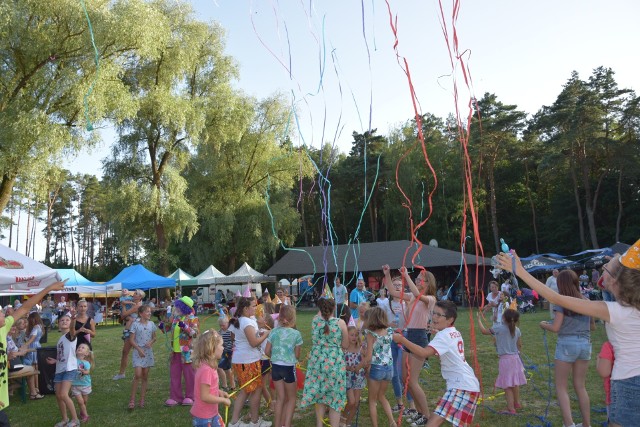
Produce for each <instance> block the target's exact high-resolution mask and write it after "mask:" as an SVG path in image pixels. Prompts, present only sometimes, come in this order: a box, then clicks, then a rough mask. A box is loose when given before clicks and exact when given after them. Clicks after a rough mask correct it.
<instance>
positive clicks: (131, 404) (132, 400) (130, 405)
mask: <svg viewBox="0 0 640 427" xmlns="http://www.w3.org/2000/svg"><path fill="white" fill-rule="evenodd" d="M135 407H136V400H135V399H131V400H130V401H129V409H134V408H135Z"/></svg>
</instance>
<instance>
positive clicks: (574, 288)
mask: <svg viewBox="0 0 640 427" xmlns="http://www.w3.org/2000/svg"><path fill="white" fill-rule="evenodd" d="M497 260H498V263H499V267H500V268H501V269H502V270H504V271H506V272H510V271H512V270H513V271H512V272H513V273H514V274H515V275H517V276H518V277H519V278H520V279H521V280H522V281H523V282H524V283H525V284H526V285H528V287H529V288H530V289H531V290H532V291H535V293H536V294H537V295H539V296H540V297H542V298H544V299H546V300H548V301H549V302H550V303H551V312H552V318H551V320H550V321H543V322H541V323H540V328H542V329H543V330H544V331H545V332H547V331H548V332H551V333H556V334H557V335H558V339H557V345H556V350H555V354H554V370H555V387H556V396H557V400H558V406H559V408H560V412H561V416H562V421H563V426H565V427H578V426H582V427H587V426H590V425H591V418H590V409H591V404H590V399H589V395H588V393H587V389H586V377H587V371H588V368H589V360H590V359H591V353H592V348H591V339H590V334H591V331H593V330H594V328H595V320H596V319H601V320H602V321H604V322H605V323H606V331H607V335H608V338H609V341H608V342H606V343H605V344H604V345H603V347H602V349H601V351H600V352H599V355H598V363H597V370H598V373H599V374H600V375H601V376H602V377H603V378H604V379H605V384H606V386H605V390H606V392H607V403H608V408H607V409H608V416H609V419H610V423H611V424H610V425H613V426H630V425H634V423H635V413H636V412H637V410H638V409H639V408H638V406H639V405H640V400H639V399H637V398H636V397H637V396H638V395H639V394H638V393H639V390H640V380H638V378H640V376H639V374H640V364H639V363H638V361H637V360H638V358H637V352H636V350H638V349H640V341H639V340H638V339H637V338H636V336H637V333H636V331H637V330H636V329H635V327H636V326H638V325H640V311H639V310H640V292H638V284H640V240H639V241H638V242H637V243H636V244H635V245H634V246H632V248H631V249H630V250H629V251H628V252H627V253H625V254H624V255H622V256H619V255H618V256H614V257H613V258H612V259H611V260H610V261H609V262H608V263H607V264H606V265H604V266H603V268H602V273H601V274H600V272H597V273H596V274H593V275H592V276H591V277H589V276H587V274H586V272H585V273H583V274H581V275H578V274H577V273H576V272H573V271H571V270H564V271H554V272H553V274H552V275H551V276H550V278H549V279H548V280H547V282H546V283H545V284H543V283H542V282H540V281H539V280H538V279H536V278H535V277H533V276H532V275H531V274H529V273H528V272H526V270H524V268H523V267H522V264H521V263H520V262H519V259H518V257H517V255H516V254H515V253H513V252H511V253H502V254H500V255H498V256H497ZM382 272H383V280H382V289H381V290H380V292H378V293H376V294H374V293H372V292H370V291H369V290H367V288H366V284H365V281H364V279H363V278H362V277H359V278H358V279H357V282H356V286H355V287H354V289H353V290H351V292H348V291H347V289H346V287H345V286H344V285H343V284H341V283H340V281H339V279H338V280H336V283H335V286H334V288H333V295H331V294H329V295H327V294H324V295H323V296H322V297H321V298H319V299H318V300H317V307H318V310H319V311H318V314H317V315H316V316H315V317H314V318H313V320H312V324H311V350H310V352H309V354H308V355H307V356H306V358H305V359H304V360H301V349H302V345H303V337H302V335H301V334H300V332H299V331H298V330H297V328H296V307H295V305H294V304H293V302H292V301H291V299H290V298H289V297H288V295H287V294H286V291H285V289H283V288H278V289H277V290H276V292H275V295H274V297H273V299H272V298H271V295H270V294H269V293H268V292H266V291H265V293H264V294H263V295H260V296H259V297H258V296H256V294H255V290H254V289H252V290H251V292H249V291H248V290H247V292H246V293H245V294H244V295H242V296H240V295H235V296H234V304H232V305H233V308H231V309H227V308H225V306H224V304H223V303H222V300H223V298H222V297H221V298H220V301H217V304H218V310H219V312H218V314H219V317H218V324H219V327H218V328H216V329H214V328H211V329H208V330H202V329H201V324H200V320H199V318H198V315H197V311H196V309H195V307H196V304H197V303H196V301H194V300H193V299H192V298H190V297H188V296H180V295H177V297H176V298H175V299H174V300H172V301H171V302H170V304H168V305H167V306H165V307H164V310H165V311H166V314H165V312H164V311H163V314H162V315H161V316H159V317H160V318H161V319H162V321H161V322H159V323H158V324H157V325H156V324H155V323H154V321H153V320H152V317H153V314H154V312H156V310H157V307H156V305H155V302H154V301H151V300H148V301H146V302H145V300H144V298H145V294H144V292H142V291H133V292H131V293H129V292H124V293H123V295H122V296H121V297H120V298H118V305H119V306H120V316H121V318H122V323H123V335H122V338H123V348H122V355H121V364H120V370H119V372H118V373H117V374H116V375H115V376H114V377H113V379H114V380H122V379H124V378H125V372H126V368H127V365H128V363H129V360H131V363H132V366H133V370H134V375H133V378H132V384H131V395H130V400H129V405H128V407H129V409H130V410H134V409H135V408H138V407H139V408H143V407H144V406H145V397H146V396H145V394H146V389H147V384H148V378H149V372H150V368H151V367H153V366H154V365H155V363H156V361H155V359H154V353H153V345H154V343H155V342H156V340H157V338H158V334H159V333H165V334H168V341H169V342H170V345H171V355H170V362H169V377H170V386H169V390H168V397H167V399H166V401H165V402H164V403H165V405H166V406H168V407H173V406H178V405H180V406H190V407H191V409H190V412H191V415H192V425H194V426H222V425H224V423H223V420H222V418H221V416H220V409H219V405H223V406H232V405H233V408H232V410H231V412H230V415H229V419H228V426H230V427H269V426H271V425H272V424H273V423H275V425H276V426H280V427H290V426H292V425H293V423H294V422H293V417H294V412H295V410H296V401H297V398H298V396H297V392H298V390H299V389H302V396H301V398H300V400H299V402H298V403H299V407H301V408H305V407H308V406H311V405H313V406H314V410H315V414H316V419H317V422H316V424H317V426H318V427H319V426H321V425H323V423H325V421H324V420H325V417H328V420H329V421H328V424H329V425H331V426H332V427H344V426H350V425H353V423H354V422H356V423H357V416H358V413H359V411H360V410H362V409H361V408H360V399H361V396H362V391H363V390H364V389H365V387H366V388H367V389H368V410H369V415H370V419H371V423H372V425H373V426H374V427H376V426H377V425H378V422H379V421H378V420H379V419H380V418H381V417H384V418H386V420H387V425H389V426H393V427H395V426H397V420H398V418H397V417H398V416H397V415H394V414H398V413H399V412H400V413H402V419H403V420H405V421H409V423H410V425H412V426H423V425H426V426H439V425H441V424H443V423H444V422H448V423H451V424H452V425H454V426H467V425H471V424H472V422H473V419H474V415H475V411H476V407H477V405H478V402H479V399H480V384H479V381H478V379H477V377H476V375H475V373H474V370H473V369H472V368H471V366H470V365H469V364H468V363H467V361H466V358H465V349H464V341H463V338H462V335H461V333H460V332H459V331H458V330H457V329H456V327H455V322H456V319H457V306H456V304H455V303H454V302H452V301H451V300H448V299H447V298H438V295H437V290H436V280H435V277H434V276H433V274H432V273H431V272H429V271H427V270H421V271H419V273H418V274H417V275H416V276H413V277H412V275H410V274H409V272H408V270H407V269H406V268H400V269H399V271H398V274H397V275H395V276H392V271H391V269H390V268H389V266H388V265H384V266H382ZM585 277H587V278H588V279H589V282H588V284H586V283H585V281H586V280H587V279H585ZM594 278H595V280H596V283H595V284H593V283H592V281H593V280H594ZM507 284H508V282H507ZM503 285H504V284H503ZM591 285H594V286H593V288H599V289H601V290H602V291H606V292H608V293H609V294H610V296H609V297H608V298H607V300H606V301H602V300H592V299H590V298H589V295H587V294H585V292H584V289H585V288H588V287H590V286H591ZM61 286H62V284H61V283H57V284H54V285H51V286H50V287H48V288H47V289H45V290H43V291H42V292H40V293H39V294H38V295H35V296H33V297H31V298H29V299H27V300H26V301H24V302H22V301H20V302H18V303H17V304H14V307H11V308H8V309H7V310H5V311H2V312H1V313H0V338H2V340H3V341H4V340H6V341H7V343H6V348H7V353H6V356H4V357H6V361H7V362H12V363H15V362H16V361H20V362H21V364H23V365H25V366H26V367H27V368H29V367H31V369H36V370H37V358H35V357H34V355H35V353H36V351H37V348H38V347H39V341H40V337H41V336H42V334H43V331H44V330H45V325H44V323H43V321H42V319H41V315H40V314H39V313H38V310H37V308H36V306H37V305H38V306H40V307H41V308H40V310H41V312H44V309H45V307H49V308H50V309H51V312H55V316H56V317H57V327H58V329H59V330H60V331H61V334H62V335H61V337H60V339H59V341H58V343H57V355H56V357H55V358H53V357H50V358H47V360H46V363H47V364H52V365H55V378H54V383H55V393H56V400H57V403H58V407H59V408H60V415H61V418H62V420H61V421H60V422H59V423H57V424H56V427H67V426H71V427H75V426H78V425H80V423H81V422H86V421H87V420H88V419H89V409H88V408H89V406H90V405H89V399H88V398H89V396H90V394H91V391H92V390H91V369H92V367H93V365H94V360H93V352H92V340H93V338H95V336H96V323H95V320H94V319H93V318H92V316H91V314H90V313H89V307H90V306H91V305H92V304H90V303H89V302H87V301H85V300H82V299H80V300H79V301H77V302H75V303H74V304H72V305H69V303H68V302H66V301H64V300H62V299H61V300H60V303H64V308H62V306H61V305H59V303H58V304H52V302H51V299H50V298H49V297H47V299H46V300H45V301H44V302H43V303H42V304H41V305H40V302H41V301H42V299H43V298H44V297H45V296H46V295H47V293H48V292H50V291H52V290H56V289H59V288H61ZM510 294H511V289H508V288H507V289H504V286H502V289H501V287H500V285H499V284H498V282H496V281H492V282H490V283H489V286H488V292H487V295H486V297H487V304H486V305H485V306H484V309H483V310H478V318H477V322H478V327H479V330H480V331H481V332H482V334H484V335H488V336H491V337H492V339H493V342H494V344H495V349H496V353H497V355H498V375H497V378H496V379H495V386H496V387H497V388H500V389H502V390H504V395H505V401H506V408H505V409H504V410H503V411H502V412H501V413H502V414H505V415H507V416H508V415H515V414H517V413H518V411H519V410H520V409H521V407H522V404H521V400H520V387H521V386H523V385H525V384H526V383H527V379H526V377H525V375H524V366H523V363H522V361H521V358H520V351H521V348H522V334H521V332H520V329H519V328H518V322H519V318H520V313H519V311H518V309H517V305H515V306H514V305H513V304H511V303H509V301H510V298H509V295H510ZM223 297H224V299H225V300H226V297H227V296H226V295H223ZM216 298H218V296H217V297H216ZM54 310H55V311H54ZM486 313H490V319H489V318H487V317H486ZM43 316H44V314H43ZM489 322H490V324H489ZM131 353H133V354H131ZM429 357H438V358H439V359H440V369H441V375H442V377H443V379H444V380H445V383H446V391H445V392H444V394H443V395H442V397H441V398H440V400H439V401H438V402H437V405H436V406H435V408H433V409H430V408H429V405H428V401H427V396H426V394H425V390H424V388H423V387H422V386H421V384H420V381H419V376H420V372H421V370H422V367H423V365H424V364H425V362H426V360H427V359H428V358H429ZM0 363H2V360H0ZM302 368H304V369H305V370H306V374H305V376H304V382H301V381H300V374H301V369H302ZM4 375H6V370H5V371H4ZM570 379H571V381H570ZM4 383H5V384H6V383H7V382H6V381H5V382H4ZM270 383H273V388H274V390H275V391H272V389H271V388H272V387H270ZM5 384H3V385H2V386H0V403H1V404H2V405H3V406H4V408H6V407H7V406H8V404H9V401H8V395H7V393H8V387H7V386H6V385H5ZM389 384H391V385H392V388H393V395H394V398H395V402H394V403H393V404H392V403H391V402H389V400H388V399H387V388H388V386H389ZM570 384H571V385H572V386H573V392H574V393H575V395H576V396H577V400H578V404H579V408H580V413H579V417H580V419H581V421H582V422H581V423H578V424H575V423H574V416H575V414H574V413H572V411H571V404H570V393H571V392H570V390H569V387H570ZM28 387H29V394H30V398H31V399H34V400H37V399H42V398H43V395H42V394H41V393H40V391H39V390H38V384H37V381H36V380H35V376H32V377H29V384H28ZM232 390H235V392H234V395H233V399H232V398H231V396H230V394H229V393H230V392H231V391H232ZM74 400H75V402H74ZM232 400H233V402H232ZM234 402H235V403H234ZM262 402H264V403H262ZM76 403H77V406H78V410H76V405H75V404H76ZM247 404H248V406H249V409H248V414H247V415H246V416H245V418H243V417H242V413H243V408H244V406H245V405H247ZM271 416H273V421H267V420H266V419H265V418H267V417H268V418H270V417H271ZM3 423H5V424H3ZM2 425H8V420H7V417H6V414H5V413H4V411H0V426H2Z"/></svg>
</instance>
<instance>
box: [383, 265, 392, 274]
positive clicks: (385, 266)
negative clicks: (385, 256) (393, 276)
mask: <svg viewBox="0 0 640 427" xmlns="http://www.w3.org/2000/svg"><path fill="white" fill-rule="evenodd" d="M389 270H391V269H390V268H389V264H385V265H383V266H382V272H383V273H384V274H387V273H388V272H389Z"/></svg>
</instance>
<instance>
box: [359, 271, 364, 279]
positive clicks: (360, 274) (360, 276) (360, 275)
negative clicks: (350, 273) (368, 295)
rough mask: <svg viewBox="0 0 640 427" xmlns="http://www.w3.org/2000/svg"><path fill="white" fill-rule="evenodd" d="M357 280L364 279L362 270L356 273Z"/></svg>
mask: <svg viewBox="0 0 640 427" xmlns="http://www.w3.org/2000/svg"><path fill="white" fill-rule="evenodd" d="M358 280H364V277H363V276H362V272H360V273H358Z"/></svg>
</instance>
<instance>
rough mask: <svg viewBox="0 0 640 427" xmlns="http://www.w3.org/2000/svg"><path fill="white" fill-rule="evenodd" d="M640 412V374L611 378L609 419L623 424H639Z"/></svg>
mask: <svg viewBox="0 0 640 427" xmlns="http://www.w3.org/2000/svg"><path fill="white" fill-rule="evenodd" d="M638 413H640V375H637V376H635V377H631V378H625V379H623V380H611V405H610V406H609V421H610V422H612V423H616V424H618V425H621V426H634V425H638Z"/></svg>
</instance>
